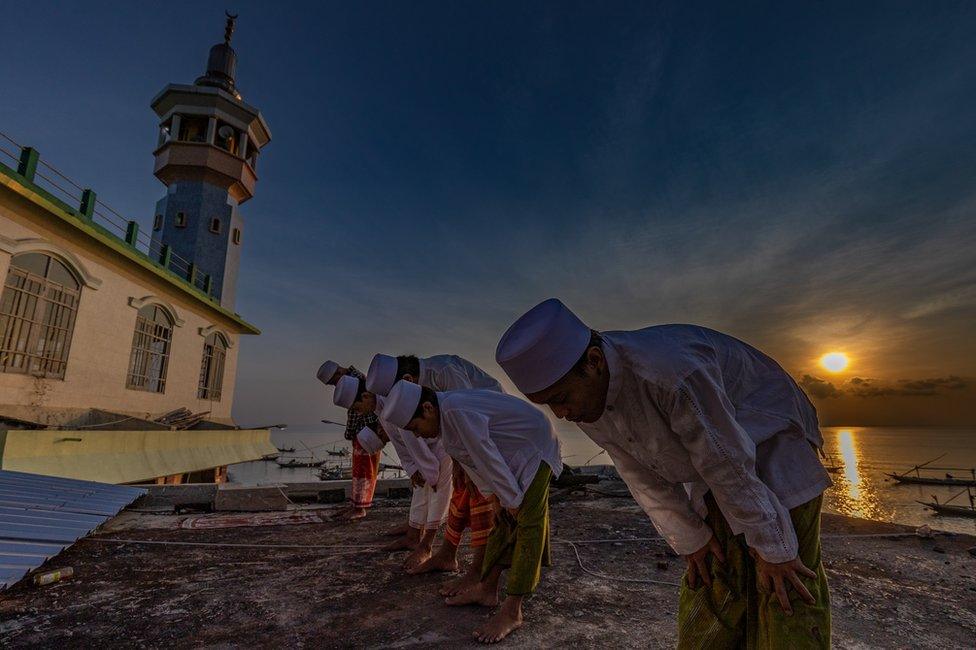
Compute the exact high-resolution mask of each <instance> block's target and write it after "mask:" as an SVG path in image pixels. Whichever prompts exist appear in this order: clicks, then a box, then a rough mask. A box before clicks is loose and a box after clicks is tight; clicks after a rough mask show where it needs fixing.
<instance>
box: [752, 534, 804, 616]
mask: <svg viewBox="0 0 976 650" xmlns="http://www.w3.org/2000/svg"><path fill="white" fill-rule="evenodd" d="M749 554H750V555H752V557H753V559H755V561H756V574H757V581H758V583H759V588H760V589H763V590H765V591H767V592H769V593H773V594H776V600H778V601H779V604H780V607H782V608H783V611H784V612H786V614H787V616H792V615H793V606H792V605H790V597H789V594H787V593H786V586H787V585H792V587H793V589H795V590H796V593H798V594H800V598H802V599H803V602H805V603H807V604H808V605H813V604H815V603H816V602H817V601H816V599H815V598H814V597H813V595H812V594H811V593H810V591H809V590H808V589H807V588H806V586H805V585H804V584H803V581H802V580H800V576H803V577H804V578H810V579H813V580H816V579H817V574H816V573H814V572H813V571H811V570H810V569H809V568H807V566H806V565H805V564H803V561H802V560H801V559H800V558H799V557H795V558H793V559H792V560H790V561H789V562H780V563H778V564H777V563H774V562H767V561H766V560H764V559H763V558H762V556H761V555H759V553H756V552H755V551H754V550H753V549H751V548H750V549H749Z"/></svg>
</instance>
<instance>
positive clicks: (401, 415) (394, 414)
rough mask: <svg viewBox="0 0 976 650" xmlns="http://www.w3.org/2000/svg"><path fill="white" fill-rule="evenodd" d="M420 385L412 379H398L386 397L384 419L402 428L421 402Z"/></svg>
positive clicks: (411, 417)
mask: <svg viewBox="0 0 976 650" xmlns="http://www.w3.org/2000/svg"><path fill="white" fill-rule="evenodd" d="M420 391H421V389H420V385H418V384H415V383H413V382H412V381H398V382H397V383H396V385H395V386H393V390H391V391H390V394H389V396H387V398H386V404H385V405H384V406H383V419H384V420H386V421H387V422H389V423H390V424H392V425H395V426H398V427H400V428H401V429H402V428H404V427H406V426H407V423H409V422H410V420H412V419H413V414H414V413H416V412H417V406H418V405H419V404H420Z"/></svg>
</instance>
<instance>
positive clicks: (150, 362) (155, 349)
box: [125, 305, 173, 393]
mask: <svg viewBox="0 0 976 650" xmlns="http://www.w3.org/2000/svg"><path fill="white" fill-rule="evenodd" d="M172 342H173V322H172V321H171V320H170V318H169V316H168V315H167V314H166V312H165V311H164V310H163V309H162V308H160V307H159V306H157V305H146V306H145V307H143V308H142V309H140V310H139V315H138V316H136V331H135V334H133V336H132V354H131V355H130V356H129V372H128V375H127V376H126V380H125V387H126V388H131V389H132V390H144V391H147V392H150V393H165V392H166V371H167V370H168V369H169V354H170V347H171V346H172Z"/></svg>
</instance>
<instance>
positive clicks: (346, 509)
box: [330, 506, 352, 519]
mask: <svg viewBox="0 0 976 650" xmlns="http://www.w3.org/2000/svg"><path fill="white" fill-rule="evenodd" d="M350 512H352V508H351V507H350V506H343V507H342V508H339V509H338V510H336V511H335V512H333V513H332V515H331V517H330V519H345V518H346V517H348V516H349V513H350Z"/></svg>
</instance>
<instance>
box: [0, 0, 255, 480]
mask: <svg viewBox="0 0 976 650" xmlns="http://www.w3.org/2000/svg"><path fill="white" fill-rule="evenodd" d="M234 18H235V17H233V16H228V19H227V24H226V29H225V34H224V40H223V42H221V43H218V44H216V45H214V46H213V47H212V48H211V49H210V56H209V58H208V61H207V66H206V72H205V73H204V74H203V76H201V77H199V78H197V79H196V81H195V82H194V83H192V84H168V85H166V86H165V87H164V88H163V89H162V90H161V91H160V92H159V94H157V95H156V97H155V98H153V100H152V102H151V107H152V109H153V111H155V113H156V115H157V116H158V118H159V137H158V142H157V146H156V149H155V151H154V152H153V154H154V156H155V165H154V173H155V175H156V177H157V178H158V179H159V180H160V181H161V182H162V183H163V184H164V185H165V186H166V192H165V194H164V195H163V197H162V198H161V199H160V200H159V201H158V202H157V203H156V206H155V212H154V218H153V220H152V225H151V230H150V231H149V232H144V231H143V230H141V229H140V224H139V223H138V222H136V221H133V220H130V219H128V218H126V217H123V216H122V215H121V214H119V213H118V212H117V211H116V210H114V209H113V208H112V207H111V206H110V205H109V204H107V203H105V202H104V201H103V199H102V198H100V197H99V196H97V194H96V193H95V191H93V190H92V189H91V188H88V187H85V186H82V185H78V184H77V183H75V182H74V181H73V180H71V179H70V178H68V177H67V176H65V175H64V174H62V173H61V172H59V171H58V170H57V168H56V167H54V166H53V165H52V164H50V163H49V162H48V161H46V160H44V159H43V158H42V157H41V156H40V155H39V153H38V152H37V151H36V150H35V149H33V148H31V147H29V146H21V145H20V144H19V143H18V142H17V141H16V140H15V139H14V138H13V136H11V135H8V134H4V133H3V132H2V125H0V136H2V137H0V278H2V279H3V287H2V294H0V469H10V470H19V471H24V472H35V473H39V474H48V475H54V476H64V477H69V478H83V479H87V480H99V481H105V482H111V483H125V482H136V481H146V480H156V481H157V482H170V483H180V482H185V481H194V482H196V481H200V482H212V481H217V482H220V481H222V480H224V478H225V477H226V466H227V465H228V464H230V463H234V462H240V461H243V460H252V459H256V458H258V457H260V456H261V455H264V454H267V453H270V452H273V451H274V448H273V447H271V445H270V442H269V432H268V430H267V429H252V430H242V429H240V428H238V427H237V426H236V425H235V423H234V421H233V418H232V416H231V412H232V407H233V403H234V384H235V378H236V373H237V356H238V349H239V341H240V337H241V336H245V335H257V334H259V333H260V332H259V330H258V329H257V328H256V327H255V326H254V325H252V324H251V323H249V322H247V321H246V320H245V319H244V318H243V317H241V316H240V315H239V314H238V313H237V312H236V311H235V300H236V294H237V276H238V267H239V264H240V255H241V247H242V246H244V245H245V243H246V241H247V238H246V234H245V233H246V230H245V224H244V218H243V215H242V214H241V211H240V206H241V205H242V204H243V203H245V202H247V201H248V200H249V199H250V198H251V197H253V196H254V192H255V188H256V185H257V179H258V176H257V171H256V170H257V167H258V160H259V157H260V154H261V151H262V150H263V148H264V147H265V146H267V144H268V143H269V142H270V140H271V132H270V130H269V128H268V124H267V123H266V122H265V120H264V117H263V116H262V115H261V113H260V111H259V110H258V109H257V108H255V107H253V106H251V105H250V104H248V103H246V102H245V101H244V100H243V98H242V96H241V93H240V91H239V89H238V88H237V85H236V82H235V73H236V66H237V54H236V53H235V51H234V49H233V48H232V47H231V38H232V35H233V32H234V28H235V20H234Z"/></svg>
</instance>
